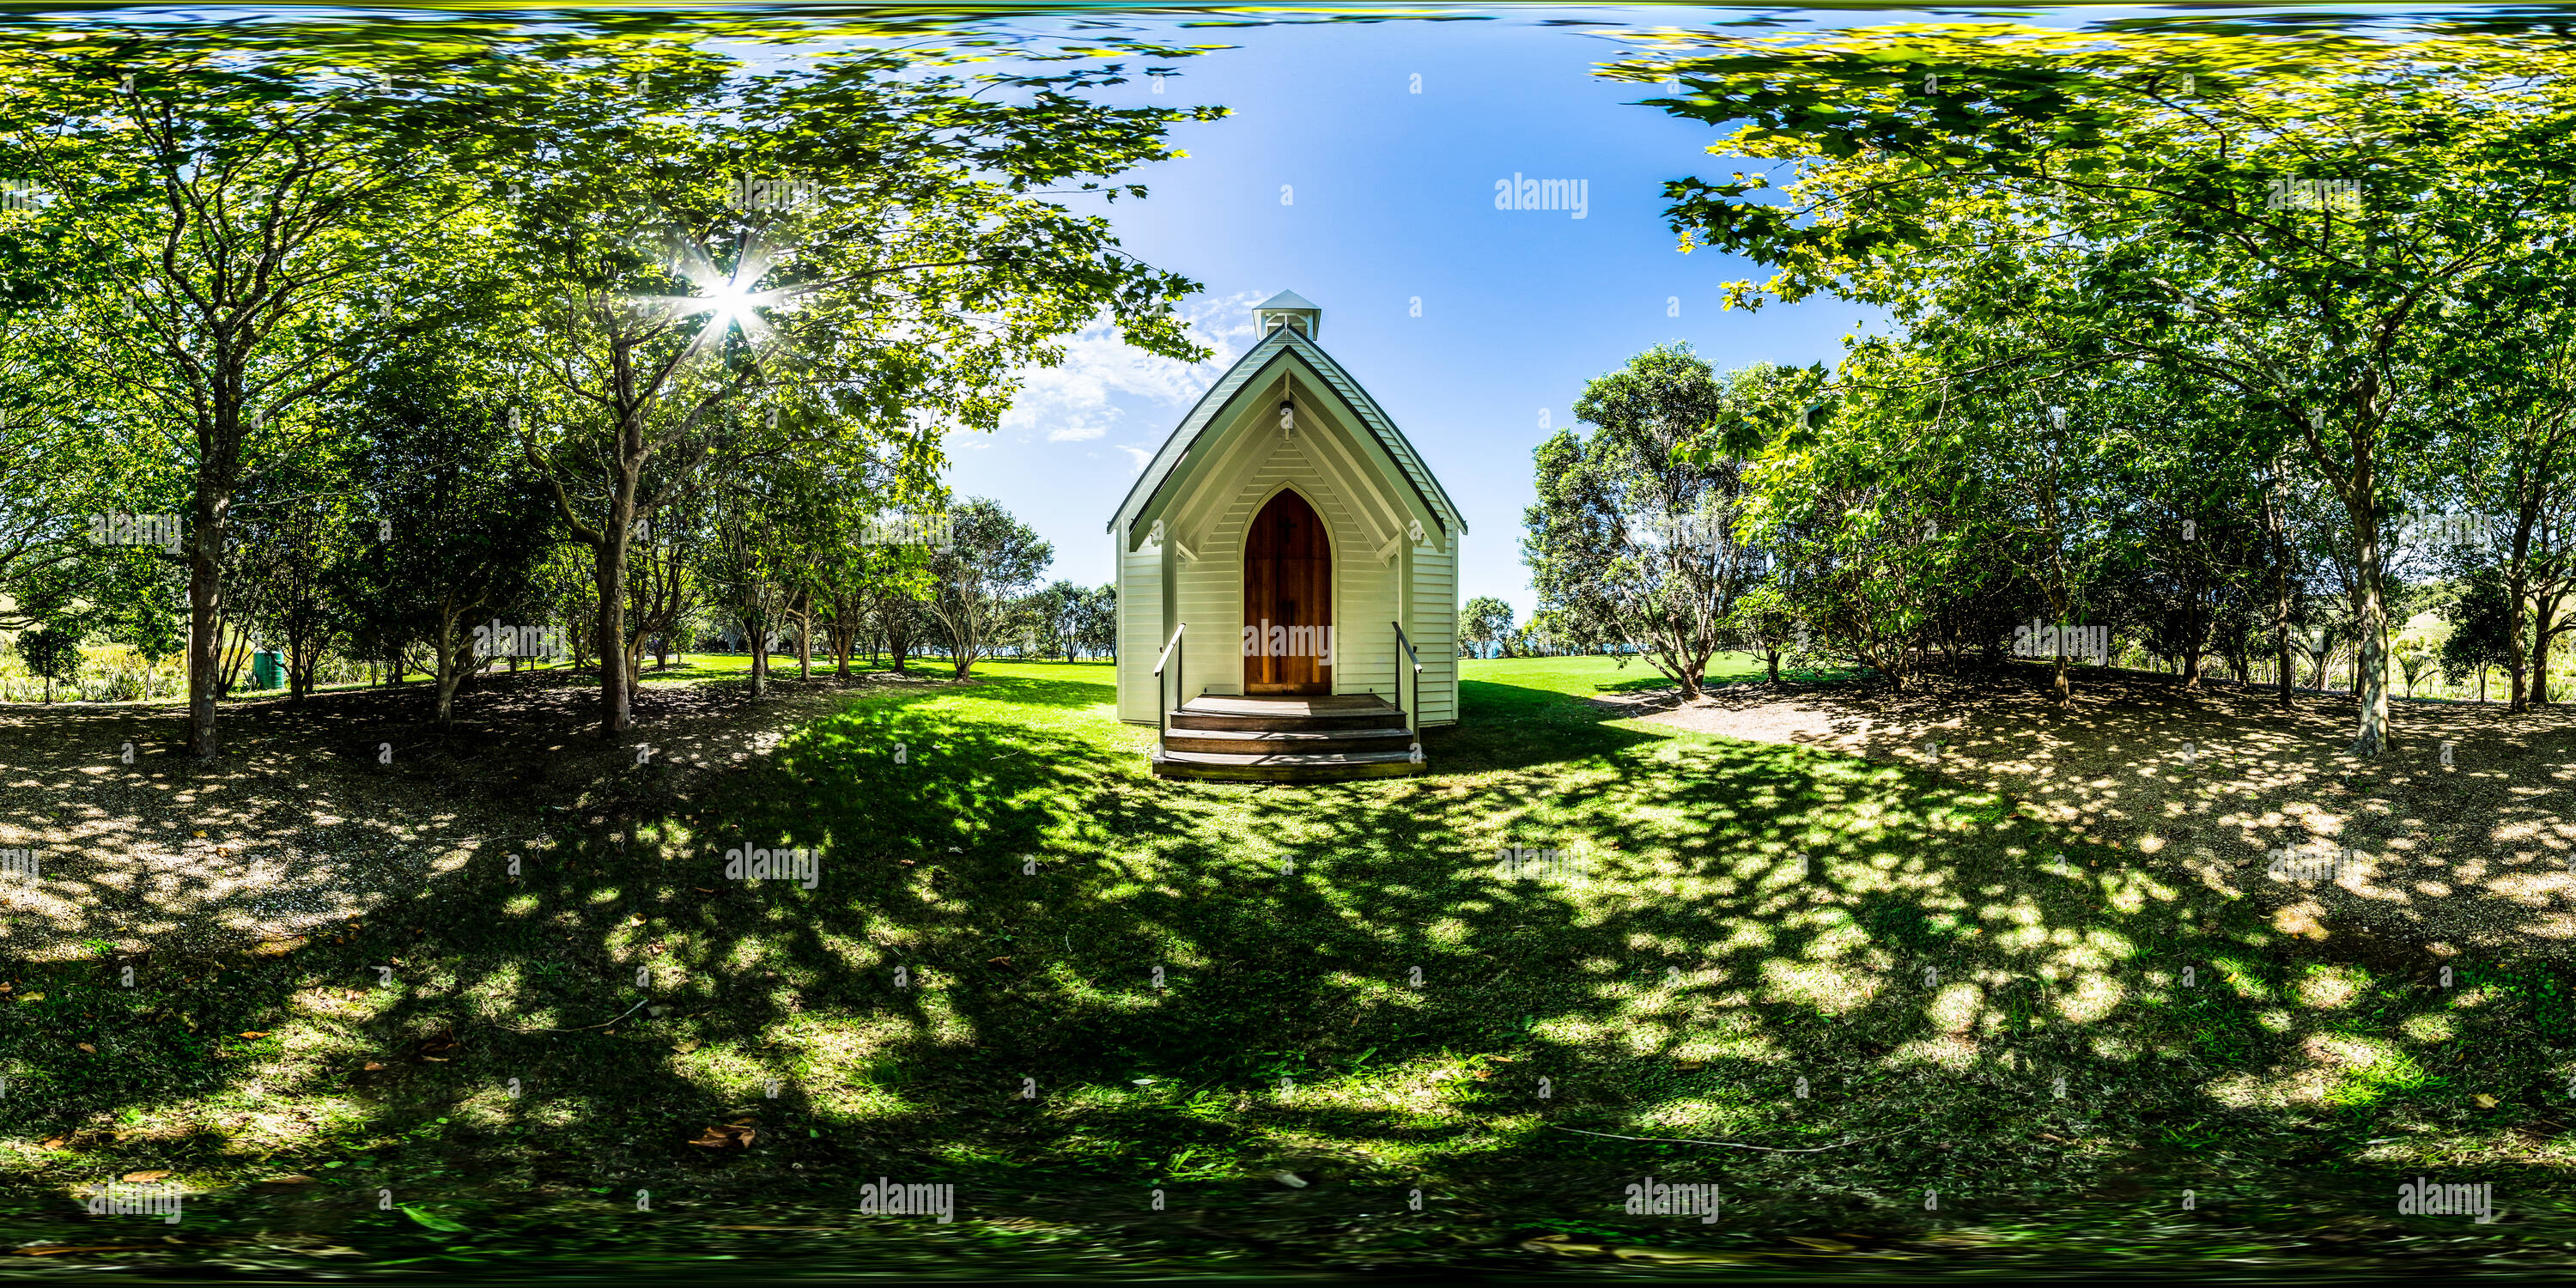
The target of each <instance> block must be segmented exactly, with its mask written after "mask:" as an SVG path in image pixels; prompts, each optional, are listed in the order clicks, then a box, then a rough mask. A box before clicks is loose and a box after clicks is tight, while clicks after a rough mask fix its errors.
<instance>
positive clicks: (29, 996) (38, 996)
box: [18, 993, 45, 1002]
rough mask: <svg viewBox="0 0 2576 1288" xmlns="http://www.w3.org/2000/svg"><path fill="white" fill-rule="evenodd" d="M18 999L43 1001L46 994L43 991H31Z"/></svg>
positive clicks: (22, 1000)
mask: <svg viewBox="0 0 2576 1288" xmlns="http://www.w3.org/2000/svg"><path fill="white" fill-rule="evenodd" d="M18 1000H19V1001H21V1002H41V1001H44V1000H45V995H44V994H42V993H29V994H27V995H26V996H25V997H22V998H19V999H18Z"/></svg>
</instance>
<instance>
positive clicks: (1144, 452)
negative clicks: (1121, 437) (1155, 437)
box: [1111, 443, 1154, 474]
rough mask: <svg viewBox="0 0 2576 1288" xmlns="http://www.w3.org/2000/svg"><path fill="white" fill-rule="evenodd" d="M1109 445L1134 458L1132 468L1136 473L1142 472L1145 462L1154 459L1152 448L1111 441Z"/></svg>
mask: <svg viewBox="0 0 2576 1288" xmlns="http://www.w3.org/2000/svg"><path fill="white" fill-rule="evenodd" d="M1111 446H1113V447H1115V448H1117V449H1118V450H1119V451H1122V452H1125V453H1127V455H1129V456H1130V457H1133V458H1134V460H1135V465H1134V469H1135V472H1136V473H1138V474H1142V473H1144V472H1145V465H1146V463H1147V462H1149V461H1151V460H1153V459H1154V449H1153V448H1150V447H1130V446H1128V445H1127V444H1125V443H1113V444H1111Z"/></svg>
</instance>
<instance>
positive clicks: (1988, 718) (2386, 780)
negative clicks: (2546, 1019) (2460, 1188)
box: [1598, 670, 2576, 952]
mask: <svg viewBox="0 0 2576 1288" xmlns="http://www.w3.org/2000/svg"><path fill="white" fill-rule="evenodd" d="M2035 675H2037V672H2036V671H2035V670H2031V671H2028V672H2027V673H2021V672H2009V673H2006V674H2004V675H2001V676H1987V677H1954V676H1947V675H1933V676H1928V677H1924V678H1923V680H1922V682H1921V687H1920V688H1919V689H1916V690H1913V691H1909V692H1906V693H1902V694H1899V693H1894V692H1891V691H1889V690H1888V689H1886V688H1885V687H1884V686H1883V685H1882V686H1870V685H1847V686H1835V687H1817V686H1798V685H1782V686H1778V687H1774V686H1772V685H1769V684H1765V683H1752V684H1737V685H1731V686H1726V687H1723V688H1718V689H1713V690H1711V691H1710V696H1709V698H1708V699H1707V700H1706V701H1704V702H1701V703H1696V704H1690V705H1681V704H1678V703H1677V702H1676V701H1675V697H1674V695H1673V694H1672V693H1671V692H1670V691H1664V692H1661V693H1653V692H1650V693H1644V694H1636V695H1621V696H1619V697H1616V698H1604V699H1599V700H1598V701H1600V702H1602V703H1603V704H1604V705H1606V706H1610V707H1613V708H1616V709H1618V710H1620V711H1622V712H1623V713H1625V714H1630V715H1635V716H1638V717H1641V718H1643V719H1645V720H1646V721H1648V722H1650V723H1655V724H1662V725H1669V726H1675V727H1679V728H1685V729H1691V730H1696V731H1700V732H1705V733H1713V734H1721V735H1725V736H1728V737H1734V738H1744V739H1750V740H1756V741H1766V742H1790V743H1800V744H1806V745H1812V746H1818V747H1826V748H1832V749H1835V750H1840V751H1845V752H1848V753H1851V754H1854V755H1860V756H1866V757H1869V758H1871V759H1874V760H1880V761H1888V762H1897V763H1903V764H1908V765H1913V766H1917V767H1920V768H1924V769H1929V770H1933V771H1935V772H1938V773H1940V774H1943V775H1945V776H1949V777H1952V778H1955V779H1958V780H1960V781H1963V782H1967V783H1972V784H1976V785H1979V786H1983V787H1987V788H1990V789H1992V790H1995V791H1998V792H2001V793H2003V794H2005V795H2007V796H2009V797H2011V798H2013V799H2014V800H2016V801H2019V802H2024V803H2026V804H2027V805H2029V806H2030V807H2032V808H2033V809H2034V810H2035V811H2036V812H2038V813H2040V814H2042V815H2043V816H2045V817H2047V818H2049V819H2051V820H2052V821H2054V822H2056V823H2058V824H2060V825H2062V826H2064V827H2066V828H2068V829H2069V830H2071V831H2073V832H2076V833H2079V834H2081V835H2082V836H2084V837H2086V838H2088V839H2092V840H2097V841H2102V842H2104V843H2106V844H2116V845H2118V846H2120V847H2121V848H2123V849H2124V850H2127V851H2129V852H2132V853H2135V854H2136V855H2138V856H2139V860H2138V861H2139V863H2140V864H2141V866H2142V868H2143V869H2144V870H2145V871H2146V872H2148V873H2150V874H2152V875H2155V876H2156V877H2157V878H2158V879H2160V880H2164V881H2166V882H2168V883H2170V882H2184V881H2188V882H2200V883H2206V884H2208V885H2210V886H2212V887H2215V888H2219V889H2225V890H2230V891H2235V892H2238V893H2244V894H2248V895H2251V896H2253V897H2255V898H2256V899H2258V900H2260V901H2261V903H2262V906H2265V907H2266V908H2268V909H2269V910H2270V914H2271V916H2272V920H2273V923H2274V925H2275V926H2277V927H2278V928H2279V929H2281V930H2282V931H2284V932H2285V933H2290V934H2297V935H2302V936H2306V937H2308V938H2311V939H2324V938H2328V937H2331V936H2333V935H2336V934H2338V933H2347V932H2349V933H2356V934H2363V935H2381V934H2390V933H2395V934H2400V935H2402V936H2404V937H2405V938H2407V939H2408V940H2411V941H2413V942H2418V943H2424V944H2428V945H2432V946H2434V947H2435V948H2436V950H2437V951H2453V950H2465V949H2467V948H2469V947H2471V946H2478V947H2489V948H2494V947H2516V948H2522V949H2540V950H2544V951H2550V952H2563V951H2566V949H2567V948H2568V947H2569V946H2570V945H2569V942H2568V941H2570V940H2576V875H2571V868H2576V709H2571V708H2570V707H2567V706H2563V705H2562V706H2553V707H2549V708H2544V709H2540V710H2535V711H2530V712H2525V713H2523V714H2520V715H2509V714H2507V713H2506V711H2505V709H2504V707H2503V706H2502V705H2501V704H2491V705H2482V704H2477V703H2452V702H2434V701H2407V700H2399V701H2397V702H2396V703H2394V704H2393V705H2394V707H2395V711H2394V714H2393V716H2392V725H2393V737H2392V745H2391V747H2390V749H2389V751H2388V752H2387V754H2385V755H2384V756H2381V757H2379V758H2378V759H2376V760H2370V761H2365V760H2362V759H2359V758H2357V757H2353V756H2349V755H2346V754H2344V748H2345V747H2346V745H2347V744H2349V743H2350V742H2351V740H2352V734H2353V729H2354V723H2355V721H2354V712H2353V706H2352V703H2351V700H2350V698H2349V697H2347V696H2345V695H2341V694H2316V693H2301V694H2300V695H2299V697H2298V704H2297V706H2296V708H2295V709H2292V710H2286V711H2285V710H2283V709H2282V707H2281V706H2280V705H2279V702H2278V699H2277V696H2276V695H2275V694H2274V693H2273V692H2272V691H2270V690H2260V691H2254V692H2248V691H2246V690H2243V689H2240V688H2237V687H2236V686H2234V685H2229V684H2217V685H2212V686H2210V687H2208V688H2204V689H2199V690H2185V689H2182V688H2181V687H2179V682H2178V681H2177V680H2176V679H2175V678H2174V677H2171V676H2162V675H2152V674H2140V673H2124V672H2111V673H2102V672H2092V671H2086V672H2082V673H2079V674H2078V675H2077V677H2076V680H2075V700H2074V702H2073V703H2072V704H2071V705H2070V706H2068V707H2066V708H2063V709H2058V708H2052V707H2051V706H2050V705H2049V704H2048V701H2047V694H2046V691H2045V690H2044V689H2043V688H2042V687H2041V686H2040V685H2039V684H2038V683H2035V682H2033V677H2034V676H2035ZM2445 743H2448V744H2450V745H2451V749H2450V763H2449V764H2447V765H2446V764H2444V763H2443V762H2442V751H2443V745H2444V744H2445ZM2282 849H2288V850H2293V851H2298V852H2299V853H2300V855H2301V856H2302V857H2306V858H2309V859H2331V860H2333V861H2335V862H2336V864H2337V865H2338V866H2337V868H2336V870H2334V871H2333V872H2332V874H2331V879H2323V878H2308V879H2293V878H2290V877H2285V876H2281V875H2275V874H2274V873H2273V872H2272V870H2271V869H2272V866H2273V865H2272V864H2271V862H2270V856H2271V854H2272V852H2273V851H2275V850H2282ZM2347 850H2349V851H2350V854H2349V855H2348V856H2347V854H2346V851H2347Z"/></svg>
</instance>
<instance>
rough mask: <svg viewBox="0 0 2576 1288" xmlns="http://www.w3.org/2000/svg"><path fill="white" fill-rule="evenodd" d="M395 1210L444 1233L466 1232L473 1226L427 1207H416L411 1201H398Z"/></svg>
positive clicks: (416, 1222) (420, 1223) (415, 1221)
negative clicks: (453, 1219) (452, 1219)
mask: <svg viewBox="0 0 2576 1288" xmlns="http://www.w3.org/2000/svg"><path fill="white" fill-rule="evenodd" d="M394 1210H395V1211H398V1212H400V1213H402V1214H403V1215H404V1216H407V1217H410V1218H411V1219H412V1221H413V1222H414V1223H415V1224H419V1225H424V1226H427V1227H429V1228H430V1229H432V1230H436V1231H439V1232H440V1233H442V1234H466V1233H469V1232H470V1231H471V1227H469V1226H466V1225H463V1224H461V1223H459V1222H456V1221H451V1220H449V1219H448V1218H446V1217H443V1216H440V1215H439V1214H437V1213H436V1212H432V1211H430V1210H429V1209H427V1208H423V1207H416V1206H414V1205H412V1204H409V1203H398V1204H396V1205H395V1206H394Z"/></svg>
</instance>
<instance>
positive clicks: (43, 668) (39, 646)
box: [18, 626, 81, 705]
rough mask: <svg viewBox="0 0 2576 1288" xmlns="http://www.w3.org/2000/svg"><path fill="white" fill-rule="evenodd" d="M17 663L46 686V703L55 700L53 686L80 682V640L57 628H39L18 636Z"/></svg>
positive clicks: (22, 632) (48, 703)
mask: <svg viewBox="0 0 2576 1288" xmlns="http://www.w3.org/2000/svg"><path fill="white" fill-rule="evenodd" d="M18 660H19V661H21V662H24V663H26V665H27V673H28V674H29V675H33V676H37V677H40V678H42V679H43V680H44V682H45V702H46V704H47V705H51V704H52V703H53V700H54V685H55V684H57V683H62V684H69V683H71V682H72V681H74V680H76V679H79V678H80V664H81V655H80V637H79V636H77V635H74V634H72V633H71V632H70V631H67V630H64V629H62V628H61V627H58V626H40V627H37V628H36V629H34V630H30V631H21V632H19V634H18Z"/></svg>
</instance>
